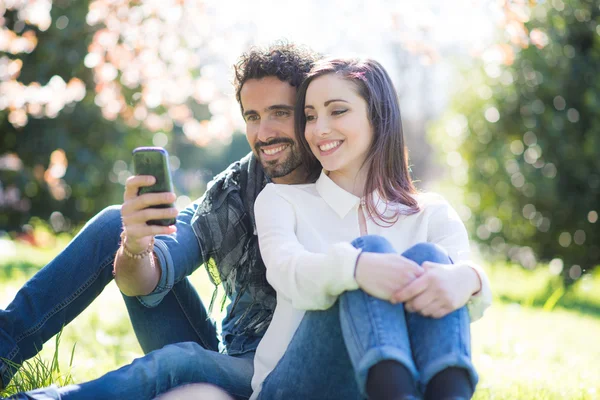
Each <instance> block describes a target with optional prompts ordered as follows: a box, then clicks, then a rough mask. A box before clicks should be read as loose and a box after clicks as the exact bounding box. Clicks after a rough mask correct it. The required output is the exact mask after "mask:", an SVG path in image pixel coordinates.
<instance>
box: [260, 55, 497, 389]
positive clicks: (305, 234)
mask: <svg viewBox="0 0 600 400" xmlns="http://www.w3.org/2000/svg"><path fill="white" fill-rule="evenodd" d="M295 118H296V136H297V140H298V142H299V143H300V145H301V147H303V149H304V153H305V154H304V156H305V162H306V165H308V166H309V167H310V170H311V171H312V172H313V173H314V176H313V177H314V178H316V177H317V176H318V179H317V180H316V182H315V183H313V184H307V185H274V184H270V185H268V186H267V187H266V188H265V189H264V190H263V192H261V194H260V195H259V197H258V199H257V201H256V204H255V212H256V223H257V232H258V236H259V242H260V248H261V254H262V257H263V260H264V262H265V265H266V267H267V279H268V280H269V282H270V283H271V285H272V286H273V287H274V288H275V290H276V291H277V308H276V310H275V313H274V316H273V320H272V322H271V325H270V327H269V329H268V331H267V333H266V334H265V336H264V338H263V340H262V341H261V343H260V345H259V347H258V349H257V353H256V357H255V372H254V378H253V382H252V383H253V389H254V394H253V397H252V398H261V399H279V398H281V399H284V398H291V399H295V398H297V399H301V398H306V399H334V398H339V399H354V398H366V397H368V398H373V399H416V398H420V397H422V396H424V397H425V398H426V399H444V398H448V399H450V398H451V399H460V398H470V397H471V396H472V394H473V392H474V390H475V385H476V383H477V374H476V372H475V369H474V367H473V365H472V363H471V353H470V333H469V322H470V321H472V320H474V319H477V318H480V317H481V315H482V314H483V311H484V309H485V308H487V307H488V306H489V304H490V303H491V294H490V289H489V283H488V281H487V277H486V275H485V273H484V272H483V271H482V270H481V269H480V268H479V267H477V266H474V265H471V264H470V263H469V242H468V237H467V232H466V230H465V228H464V225H463V224H462V222H461V220H460V218H459V217H458V215H457V214H456V212H455V211H454V210H453V209H452V207H451V206H450V205H449V204H448V203H447V202H446V201H445V200H444V199H443V198H442V197H441V196H439V195H435V194H421V193H417V191H416V190H415V189H414V187H413V185H412V182H411V180H410V176H409V171H408V160H407V156H406V149H405V146H404V139H403V133H402V126H401V119H400V109H399V105H398V100H397V97H396V92H395V89H394V87H393V84H392V82H391V80H390V78H389V76H388V74H387V73H386V72H385V70H384V69H383V67H382V66H381V65H380V64H379V63H377V62H376V61H372V60H365V61H359V60H344V59H330V60H324V61H322V62H320V63H317V64H316V65H315V66H314V67H313V69H312V71H311V72H310V73H309V76H308V78H307V79H306V81H305V82H304V83H303V84H302V85H301V86H300V88H299V90H298V101H297V105H296V110H295ZM321 167H322V170H321ZM397 252H399V253H401V254H399V253H397ZM338 300H339V301H338ZM308 310H310V311H309V312H306V311H308ZM319 310H320V311H319Z"/></svg>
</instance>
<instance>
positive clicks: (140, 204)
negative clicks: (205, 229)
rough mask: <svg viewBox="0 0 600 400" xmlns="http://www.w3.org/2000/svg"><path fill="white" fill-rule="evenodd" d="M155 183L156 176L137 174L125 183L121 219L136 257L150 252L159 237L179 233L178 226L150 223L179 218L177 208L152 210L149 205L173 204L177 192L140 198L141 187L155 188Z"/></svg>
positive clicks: (130, 248)
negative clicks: (149, 223)
mask: <svg viewBox="0 0 600 400" xmlns="http://www.w3.org/2000/svg"><path fill="white" fill-rule="evenodd" d="M154 181H155V178H154V177H153V176H149V175H136V176H131V177H129V178H128V179H127V182H126V183H125V194H124V195H123V200H124V202H123V206H122V207H121V219H122V220H123V228H124V230H125V235H126V239H125V240H126V241H127V249H128V250H129V251H131V252H132V253H134V254H136V253H141V252H143V251H144V250H146V249H147V248H148V246H149V245H150V241H151V240H152V237H154V236H155V235H163V234H164V235H168V234H171V233H174V232H175V231H176V230H177V229H176V228H175V225H171V226H158V225H147V224H146V222H147V221H149V220H153V219H163V218H175V217H177V214H178V212H177V209H176V208H174V207H169V208H148V207H149V206H154V205H159V204H171V203H173V202H174V201H175V198H176V196H175V193H172V192H165V193H145V194H142V195H139V196H138V191H139V189H140V188H141V187H143V186H150V185H153V184H154Z"/></svg>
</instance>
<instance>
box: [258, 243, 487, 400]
mask: <svg viewBox="0 0 600 400" xmlns="http://www.w3.org/2000/svg"><path fill="white" fill-rule="evenodd" d="M352 244H353V245H354V246H355V247H357V248H361V249H363V250H364V251H366V252H374V253H392V252H395V251H394V249H393V248H392V246H391V245H390V243H389V242H388V241H387V240H386V239H384V238H383V237H380V236H364V237H360V238H358V239H356V240H355V241H354V242H353V243H352ZM402 255H403V256H404V257H406V258H408V259H411V260H413V261H415V262H416V263H418V264H419V265H421V264H422V263H423V262H424V261H432V262H437V263H441V264H450V263H451V260H450V259H449V257H448V256H447V254H446V252H445V251H444V250H443V249H442V248H440V247H439V246H436V245H433V244H430V243H421V244H417V245H415V246H413V247H411V248H410V249H408V250H407V251H406V252H404V253H403V254H402ZM469 324H470V318H469V314H468V311H467V308H466V306H465V307H462V308H461V309H459V310H456V311H454V312H452V313H450V314H449V315H447V316H445V317H443V318H440V319H435V318H428V317H423V316H422V315H420V314H418V313H410V312H406V311H405V310H404V305H403V304H396V305H394V304H391V303H390V302H388V301H384V300H380V299H377V298H374V297H372V296H370V295H368V294H366V293H365V292H364V291H362V290H354V291H351V292H346V293H344V294H342V295H341V296H340V298H339V300H338V301H337V302H336V303H335V304H334V306H332V307H331V308H329V309H328V310H324V311H308V312H306V314H305V316H304V318H303V320H302V322H301V323H300V326H299V327H298V330H297V331H296V333H295V335H294V337H293V339H292V341H291V343H290V345H289V346H288V348H287V350H286V352H285V354H284V356H283V357H282V359H281V360H280V361H279V363H278V364H277V366H276V367H275V369H274V370H273V371H272V372H271V374H269V376H268V377H267V378H266V380H265V382H264V383H263V388H262V390H261V393H260V396H259V399H264V400H271V399H273V400H276V399H311V400H317V399H323V400H325V399H364V398H367V395H366V390H365V387H366V381H367V375H368V372H369V369H370V368H371V367H372V366H374V365H375V364H377V363H378V362H380V361H383V360H396V361H398V362H399V363H401V364H402V365H404V366H405V367H406V368H407V369H408V371H410V372H411V373H412V374H413V377H414V379H415V382H417V383H418V388H419V391H420V392H421V393H422V394H423V393H424V392H425V388H426V387H427V384H428V382H429V381H430V380H431V378H432V377H433V376H435V375H436V374H437V373H438V372H441V371H442V370H444V369H446V368H448V367H460V368H464V369H465V370H467V372H468V374H469V377H470V379H471V383H472V385H473V388H474V387H475V385H476V384H477V380H478V377H477V373H476V372H475V369H474V367H473V364H472V363H471V349H470V347H471V346H470V326H469Z"/></svg>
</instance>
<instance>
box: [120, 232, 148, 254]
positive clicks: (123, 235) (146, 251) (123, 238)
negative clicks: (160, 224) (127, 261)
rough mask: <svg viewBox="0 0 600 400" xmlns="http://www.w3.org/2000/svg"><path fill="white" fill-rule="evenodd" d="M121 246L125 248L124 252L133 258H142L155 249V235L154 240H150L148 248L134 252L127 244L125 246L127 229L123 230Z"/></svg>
mask: <svg viewBox="0 0 600 400" xmlns="http://www.w3.org/2000/svg"><path fill="white" fill-rule="evenodd" d="M121 247H122V248H123V253H125V255H126V256H127V257H129V258H133V259H134V260H140V259H142V258H144V257H146V256H147V255H148V254H150V253H152V251H154V236H152V240H151V241H150V244H149V245H148V248H147V249H146V250H144V251H142V252H141V253H137V254H133V253H132V252H131V251H129V249H128V248H127V246H125V231H123V232H121Z"/></svg>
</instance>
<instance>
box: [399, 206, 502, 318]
mask: <svg viewBox="0 0 600 400" xmlns="http://www.w3.org/2000/svg"><path fill="white" fill-rule="evenodd" d="M430 207H432V212H431V213H430V215H429V217H428V219H427V221H428V222H427V223H428V241H429V242H431V243H435V244H438V245H440V246H441V247H443V248H444V249H446V251H447V252H448V254H449V256H450V258H451V259H452V260H453V262H454V264H451V265H445V264H437V263H430V262H426V263H423V267H424V268H425V270H426V273H425V274H423V275H422V276H421V277H419V278H417V279H416V280H414V281H413V282H412V283H410V284H409V285H408V286H406V287H405V288H404V289H402V290H400V291H398V292H397V293H396V294H395V295H394V296H393V301H396V302H404V303H406V307H407V309H408V310H409V311H413V312H419V313H421V314H423V315H427V316H431V317H435V318H441V317H443V316H445V315H446V314H448V313H450V312H452V311H454V310H456V309H458V308H460V307H463V306H465V305H467V307H468V309H469V315H470V317H471V321H475V320H477V319H479V318H481V317H482V316H483V313H484V311H485V309H487V308H488V307H489V306H490V305H491V302H492V294H491V288H490V283H489V279H488V277H487V274H486V273H485V271H484V270H483V269H482V268H481V267H480V266H478V265H476V264H475V263H473V262H471V261H470V247H469V238H468V235H467V231H466V229H465V226H464V224H463V223H462V221H461V220H460V217H459V216H458V214H457V213H456V212H455V210H454V209H453V208H452V207H451V206H450V205H449V204H448V203H447V202H446V201H445V200H442V201H441V202H439V203H436V204H435V205H432V206H430Z"/></svg>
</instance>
